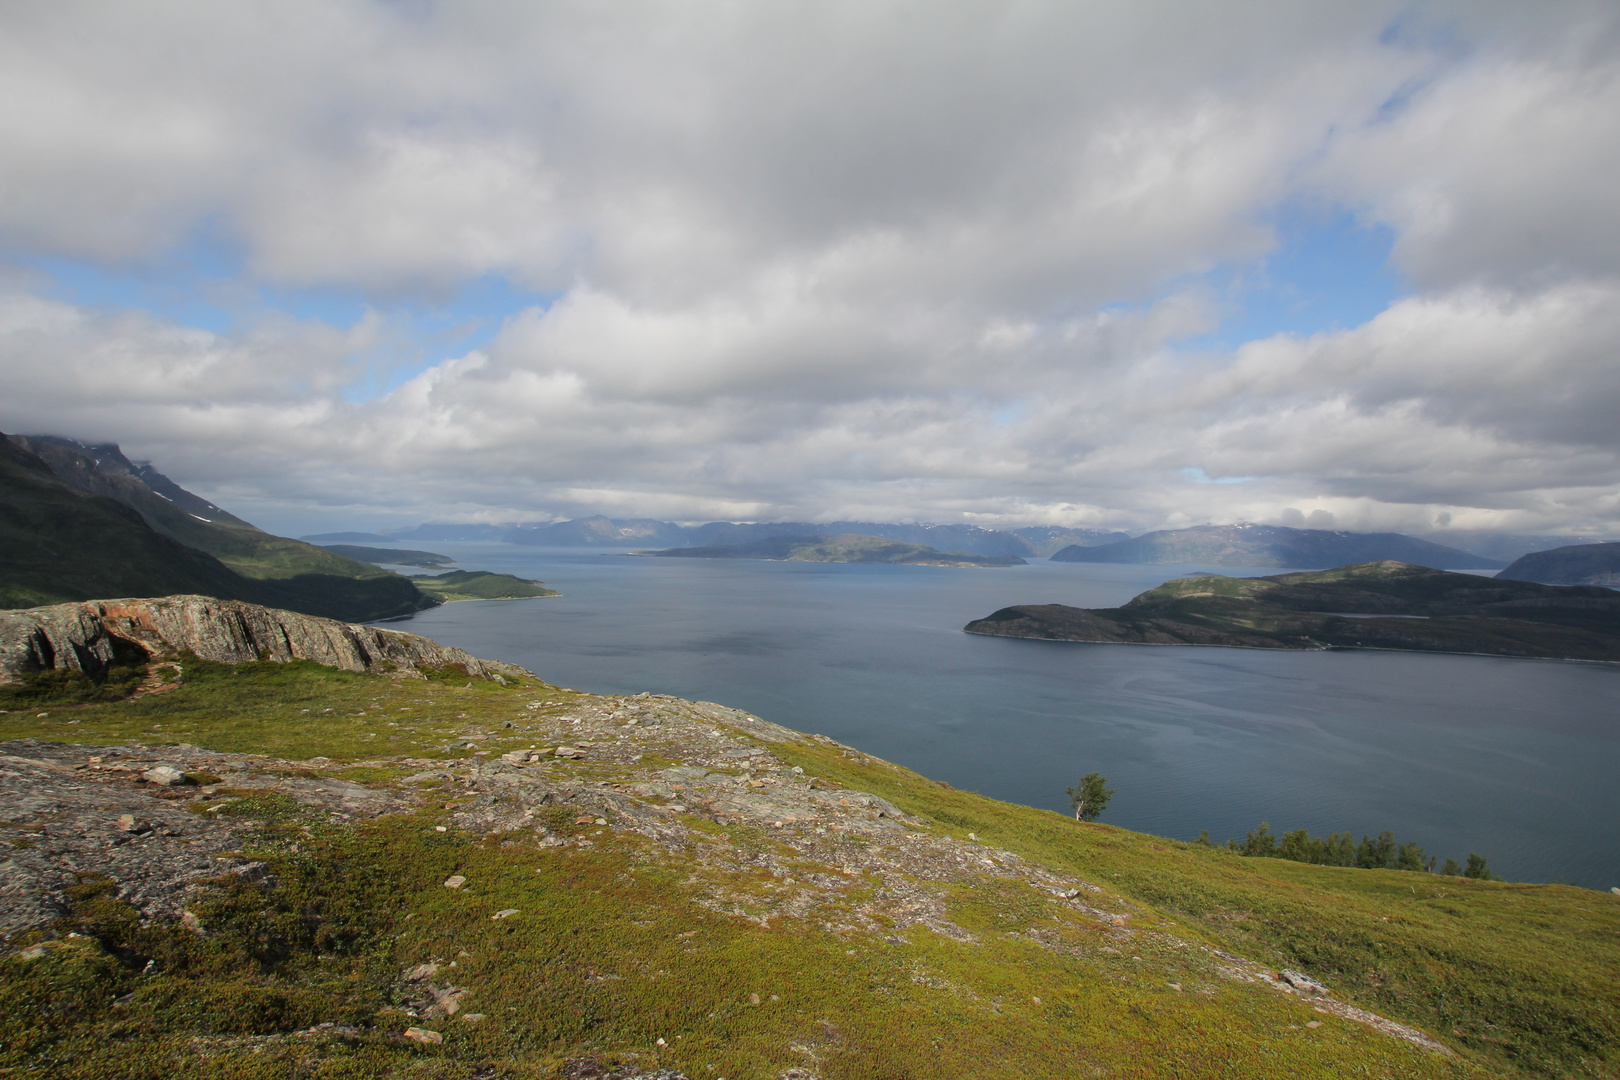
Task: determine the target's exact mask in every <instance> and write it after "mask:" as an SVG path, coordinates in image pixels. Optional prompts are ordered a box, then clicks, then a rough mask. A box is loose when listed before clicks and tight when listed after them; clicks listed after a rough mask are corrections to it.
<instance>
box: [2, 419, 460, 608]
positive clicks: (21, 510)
mask: <svg viewBox="0 0 1620 1080" xmlns="http://www.w3.org/2000/svg"><path fill="white" fill-rule="evenodd" d="M0 444H3V446H0V454H3V455H4V456H3V458H0V463H3V467H4V468H3V475H0V529H3V540H4V542H5V553H6V554H5V560H4V562H3V563H0V597H3V598H4V603H5V604H6V605H7V606H12V607H18V606H21V607H27V606H33V605H36V604H45V603H60V602H65V601H70V600H89V599H95V598H97V597H107V596H164V595H169V594H174V593H200V594H205V595H209V596H218V597H220V598H222V599H231V600H246V601H249V602H251V603H257V604H265V605H268V606H271V607H279V608H286V609H288V610H291V611H297V612H302V613H303V614H306V615H320V616H324V617H326V618H334V619H344V620H348V621H352V622H361V621H366V620H370V619H383V618H393V617H397V616H401V615H408V614H410V613H411V612H413V611H419V610H421V609H422V608H424V607H431V606H432V605H433V604H434V603H435V601H434V600H433V599H431V598H430V597H427V596H425V595H424V594H422V593H421V592H420V591H419V590H418V589H417V588H416V586H415V585H413V584H411V582H410V581H409V580H408V579H406V578H403V577H401V576H399V575H398V574H391V573H388V572H387V571H385V570H380V569H378V568H377V567H374V566H368V565H366V564H365V563H360V562H355V561H354V560H353V559H345V558H343V557H341V556H339V555H335V554H333V553H332V552H328V551H325V550H323V549H321V548H318V547H314V546H313V545H310V544H304V543H301V542H299V541H297V540H289V539H287V538H285V537H279V536H271V535H270V534H269V533H265V532H261V531H260V530H258V529H256V528H254V527H253V526H252V525H249V524H247V523H246V522H244V521H242V520H241V519H240V518H236V517H234V516H233V515H231V514H229V513H227V512H226V511H224V510H221V509H220V508H218V507H216V506H214V505H213V504H212V503H209V502H207V501H206V500H204V499H201V498H198V497H197V496H196V495H193V494H191V493H190V492H187V491H185V489H183V488H181V487H179V485H177V484H174V483H173V482H172V481H170V480H168V479H167V478H166V477H164V476H162V474H160V473H156V472H153V471H152V470H151V469H150V468H149V467H142V466H136V465H134V464H133V463H131V462H129V460H128V459H127V458H125V457H124V456H123V455H122V454H121V453H118V449H117V447H115V446H99V447H88V446H82V445H80V444H77V443H73V442H71V441H69V440H66V439H54V438H26V437H19V436H9V437H0ZM35 446H37V447H39V448H40V449H42V450H43V451H44V452H45V454H44V455H41V454H35V453H33V452H32V450H31V447H35ZM47 455H48V456H47ZM143 475H145V476H148V477H152V478H155V481H156V482H157V483H158V485H159V487H162V488H163V489H165V490H168V491H172V492H174V493H175V494H174V495H164V494H161V493H160V492H159V491H158V489H157V488H153V487H149V486H148V485H147V482H146V480H144V479H142V476H143ZM186 507H191V509H186ZM198 510H203V511H206V512H207V513H211V514H215V515H218V518H217V520H204V519H203V518H202V515H201V514H198V513H196V511H198Z"/></svg>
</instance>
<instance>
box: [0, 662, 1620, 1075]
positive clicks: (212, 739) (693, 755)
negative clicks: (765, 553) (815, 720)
mask: <svg viewBox="0 0 1620 1080" xmlns="http://www.w3.org/2000/svg"><path fill="white" fill-rule="evenodd" d="M186 669H187V670H186V677H185V681H184V682H183V683H182V685H181V686H180V687H179V688H178V689H176V690H174V691H172V692H169V693H163V694H156V695H150V696H146V697H143V698H140V699H138V700H133V701H126V702H116V703H101V704H91V705H85V706H80V707H74V708H63V707H60V706H53V707H50V708H45V707H43V705H42V703H41V701H40V700H39V699H36V698H30V699H29V700H28V703H27V707H26V709H25V711H22V712H11V713H8V714H5V715H0V739H9V740H22V739H44V740H54V741H55V742H56V743H61V744H82V745H83V746H84V749H82V750H75V749H74V745H67V746H65V747H60V748H58V749H52V745H50V744H41V743H26V742H15V741H14V742H9V743H7V744H6V746H5V752H7V753H9V754H11V755H13V756H12V758H11V759H9V760H11V761H12V762H13V763H14V764H13V766H12V767H13V768H16V767H21V766H18V765H17V764H16V763H17V762H21V761H26V760H35V759H38V760H42V761H46V760H47V759H48V761H52V762H54V761H60V762H61V764H60V765H53V766H51V767H52V768H55V769H56V770H57V772H56V774H55V775H57V776H58V777H59V780H58V781H57V782H56V790H57V791H58V795H57V799H58V805H59V806H60V805H61V801H62V800H63V799H64V798H66V797H67V795H68V794H70V789H71V785H73V784H76V783H77V784H90V785H93V784H94V783H95V782H96V778H97V777H98V776H99V777H102V778H103V786H100V787H93V788H92V789H91V790H94V791H98V792H106V793H107V794H105V795H102V796H98V797H100V798H104V799H105V798H110V797H113V795H114V794H115V793H116V792H126V793H127V794H126V795H125V796H122V797H126V798H129V799H137V800H145V801H146V802H147V803H148V804H150V805H151V806H152V807H154V809H153V811H152V813H157V812H158V808H160V807H161V808H164V809H165V811H167V809H168V808H173V807H180V808H183V809H184V810H187V811H189V812H190V818H189V820H194V821H195V822H196V825H195V826H194V827H193V826H189V825H177V826H175V828H173V829H170V831H171V832H173V831H178V832H180V833H183V834H186V835H182V836H180V837H179V838H178V839H175V840H167V839H165V838H164V837H163V836H162V835H160V834H158V833H153V834H152V836H151V837H149V838H147V839H135V840H131V841H130V843H132V844H149V845H154V844H162V843H171V844H181V843H183V842H190V843H193V844H196V845H205V844H207V843H210V842H211V841H209V840H208V839H207V837H208V836H210V835H212V834H210V833H209V830H211V829H216V828H217V829H220V830H226V829H228V830H230V832H229V836H228V837H227V838H226V839H224V840H222V841H219V842H220V843H225V844H228V845H231V846H230V847H229V848H228V849H226V850H222V851H221V853H220V855H219V856H218V857H219V858H220V859H221V860H222V861H221V866H222V867H229V866H237V867H239V868H244V872H242V873H236V874H224V875H223V876H222V877H220V878H218V879H217V880H216V881H215V882H214V883H213V884H212V885H210V886H208V887H206V888H204V889H203V890H202V891H201V892H199V893H197V894H195V895H194V896H193V897H192V898H191V899H189V900H188V901H187V903H186V911H187V912H188V913H189V914H188V915H187V916H186V920H181V919H179V917H178V916H175V917H171V918H168V919H157V920H152V921H148V922H144V923H143V922H142V921H141V920H140V919H139V918H138V917H137V915H136V912H135V911H134V909H132V908H131V907H130V906H129V905H128V903H127V902H126V901H124V900H120V899H118V898H117V897H116V895H115V892H114V890H113V889H112V888H111V887H110V886H109V885H108V884H107V883H106V882H105V880H104V879H102V878H98V877H97V872H96V866H95V864H94V862H93V860H92V859H90V858H89V857H86V858H85V859H84V861H83V862H82V863H81V869H82V871H83V876H82V877H81V879H80V883H79V884H77V885H74V886H72V887H71V888H69V889H68V890H67V891H66V893H65V894H64V897H63V903H64V906H65V910H64V913H63V914H62V916H61V917H60V918H59V919H57V921H55V922H54V923H49V924H45V925H40V926H36V927H34V928H32V929H29V930H27V931H25V932H23V933H21V934H20V935H19V936H17V937H16V938H14V939H13V940H12V941H11V942H10V945H11V948H12V950H14V951H12V952H11V954H10V955H9V956H8V957H7V958H6V959H4V960H0V992H3V993H4V994H5V1000H6V1001H7V1002H8V1007H7V1008H6V1009H5V1010H0V1074H3V1075H7V1076H17V1077H36V1076H38V1077H44V1076H51V1077H63V1078H80V1077H82V1078H101V1077H107V1076H121V1077H130V1078H132V1080H133V1078H146V1077H152V1078H157V1077H168V1076H177V1075H185V1076H218V1077H232V1078H256V1077H266V1078H268V1077H277V1078H279V1077H284V1076H310V1077H328V1076H330V1077H372V1076H384V1075H387V1076H406V1077H434V1078H441V1077H442V1078H446V1080H448V1078H458V1077H472V1076H485V1077H533V1078H542V1077H569V1078H578V1077H605V1076H631V1075H636V1076H650V1075H651V1074H652V1070H655V1069H667V1070H672V1071H671V1072H670V1073H660V1074H657V1075H659V1076H666V1077H667V1076H672V1075H673V1076H685V1077H689V1078H699V1077H712V1078H716V1080H718V1078H721V1077H730V1078H733V1080H735V1078H738V1077H769V1078H777V1077H784V1076H787V1077H804V1076H815V1077H820V1078H824V1080H872V1078H906V1077H914V1078H919V1080H920V1078H923V1077H930V1078H932V1077H947V1078H956V1077H988V1076H997V1077H999V1076H1006V1077H1019V1078H1046V1077H1051V1078H1059V1077H1061V1078H1065V1080H1068V1078H1071V1077H1075V1076H1111V1077H1232V1076H1242V1077H1277V1078H1282V1077H1288V1078H1296V1077H1323V1078H1325V1077H1344V1076H1366V1077H1388V1078H1396V1077H1401V1078H1407V1077H1436V1078H1454V1077H1455V1078H1461V1077H1470V1078H1472V1077H1478V1078H1484V1077H1615V1076H1620V1056H1617V1051H1620V980H1616V979H1615V977H1614V973H1615V971H1616V970H1620V897H1616V896H1611V895H1609V894H1606V893H1597V892H1592V891H1588V890H1583V889H1578V888H1573V887H1568V886H1560V885H1514V884H1504V883H1497V882H1479V881H1469V880H1465V879H1459V878H1451V877H1442V876H1439V875H1434V874H1426V873H1415V872H1402V871H1388V870H1354V869H1342V868H1330V867H1317V866H1309V865H1303V864H1297V863H1290V862H1283V861H1279V860H1272V859H1251V858H1241V857H1238V856H1236V855H1232V854H1228V853H1224V852H1222V851H1219V850H1212V849H1208V848H1202V847H1199V846H1197V845H1193V844H1186V843H1182V842H1179V841H1175V840H1167V839H1163V838H1160V837H1154V836H1148V835H1145V834H1139V833H1132V832H1128V831H1125V830H1122V829H1117V828H1113V827H1110V826H1107V825H1099V824H1080V823H1077V822H1075V821H1073V820H1072V819H1069V818H1065V817H1063V816H1061V815H1058V814H1055V813H1052V812H1049V811H1043V810H1035V809H1031V808H1028V807H1022V806H1016V805H1012V804H1008V803H1002V802H997V801H995V800H992V799H987V798H984V797H982V796H979V795H976V794H973V793H971V792H964V791H957V790H953V789H951V788H949V787H947V786H945V785H942V784H938V783H935V782H932V781H929V780H928V779H926V778H924V777H921V776H918V775H916V774H915V773H912V772H910V771H908V770H906V769H903V768H900V767H897V766H894V765H891V764H889V763H887V762H884V761H881V760H878V759H875V758H871V757H868V756H866V755H864V754H861V753H860V752H859V751H857V750H854V749H851V748H849V747H845V746H841V745H839V744H837V743H834V742H832V741H831V740H827V739H823V738H820V737H816V736H804V735H800V734H797V733H794V732H790V731H787V730H786V729H782V728H778V727H776V726H775V725H771V724H768V723H764V722H762V721H759V720H757V719H755V718H753V717H749V716H747V715H746V714H743V713H738V712H735V711H734V710H729V709H725V708H722V707H719V706H714V705H705V704H702V703H692V702H683V701H679V700H677V699H674V698H667V697H648V696H646V695H642V696H638V697H631V698H620V697H613V698H602V697H594V696H592V695H588V694H581V693H576V692H573V691H567V690H561V689H558V688H556V687H551V686H546V685H544V684H542V683H538V682H531V681H529V680H526V679H524V680H518V681H516V682H514V681H510V680H509V681H507V682H506V683H504V684H496V683H494V682H486V681H482V680H476V681H475V680H470V679H468V678H467V677H466V675H465V673H456V672H445V673H443V677H442V678H441V677H433V678H429V679H418V678H387V677H383V676H369V675H351V674H346V673H342V672H337V671H333V670H331V669H324V668H319V667H317V666H315V665H313V664H309V663H307V662H299V663H292V664H285V665H277V664H270V663H259V664H247V665H240V666H236V667H230V666H226V665H211V664H205V663H199V662H195V661H193V662H190V663H189V664H187V665H186ZM0 707H7V703H6V702H4V701H0ZM11 707H13V708H15V706H11ZM142 744H144V745H146V746H155V747H156V749H153V750H142V749H140V747H141V745H142ZM164 744H166V746H165V745H164ZM564 744H566V745H564ZM97 747H114V748H121V749H117V750H108V749H95V748H97ZM553 747H561V749H562V750H566V751H567V753H566V755H563V756H559V755H558V753H556V752H554V751H553V749H552V748H553ZM92 754H93V755H95V756H86V755H92ZM121 760H132V761H137V762H138V761H142V760H145V761H153V760H165V761H169V760H172V761H177V762H180V763H181V764H182V765H184V766H185V767H186V768H187V769H189V770H192V772H191V775H192V776H193V781H192V782H191V783H190V784H187V785H181V786H178V787H175V788H172V789H160V790H157V791H155V792H143V791H142V790H141V787H140V785H138V784H137V785H133V786H131V784H130V782H129V780H127V779H125V780H121V781H118V784H120V785H122V786H106V783H105V782H106V781H114V780H117V777H118V776H119V775H120V774H117V773H98V772H97V771H96V770H106V769H116V768H126V769H127V768H130V767H132V766H124V765H120V764H118V763H119V762H120V761H121ZM205 766H206V767H205ZM133 767H134V768H137V769H138V768H140V767H143V766H139V765H136V766H133ZM124 775H127V774H124ZM222 778H223V779H222ZM362 785H363V788H362V787H361V786H362ZM334 792H335V793H337V794H332V793H334ZM345 793H347V794H345ZM360 795H364V796H365V799H361V798H360V797H359V796H360ZM154 796H158V797H154ZM339 797H341V799H342V800H343V801H341V802H330V803H322V802H321V799H323V798H326V799H338V798H339ZM366 800H372V801H374V802H376V803H377V804H378V806H377V809H375V810H372V811H362V810H360V809H357V808H359V807H361V806H362V804H363V803H364V802H365V801H366ZM803 807H813V808H815V809H813V810H805V809H802V808H803ZM104 812H105V811H103V813H104ZM57 814H58V816H57V817H56V818H52V819H51V821H50V822H46V821H44V820H43V819H40V823H39V824H37V825H36V824H33V823H32V822H33V820H34V819H33V818H30V817H27V815H26V814H23V813H21V812H19V811H8V818H7V820H6V821H5V822H4V823H3V824H0V837H3V838H4V839H5V840H6V841H7V842H9V843H11V844H12V846H13V849H14V850H16V851H17V852H18V856H17V857H18V858H19V859H23V858H25V857H33V856H35V855H36V854H38V853H40V852H47V853H48V849H49V848H50V847H51V846H52V845H56V844H60V843H63V842H64V841H62V840H58V839H54V838H53V837H55V836H56V832H55V830H60V828H61V827H62V826H61V822H60V814H61V811H60V809H59V810H58V811H57ZM185 817H186V815H185V814H181V815H180V816H179V817H178V818H177V817H175V815H174V814H172V813H171V814H169V817H168V818H166V819H165V820H171V821H177V822H178V821H180V819H181V818H185ZM53 823H54V824H53ZM187 836H189V837H190V840H189V841H187ZM24 849H26V850H24ZM101 850H106V851H110V850H112V849H110V848H103V849H101ZM119 850H123V849H119ZM245 860H250V861H245ZM254 867H258V868H259V869H257V870H253V872H252V873H247V872H245V871H246V870H252V868H254ZM70 933H72V934H77V935H80V936H78V937H69V934H70ZM15 950H22V951H20V952H18V951H15ZM1289 969H1291V970H1293V971H1297V972H1302V973H1303V975H1302V976H1295V975H1288V976H1287V978H1288V979H1294V980H1295V986H1303V987H1305V989H1296V988H1295V987H1294V986H1290V985H1289V984H1288V982H1287V981H1286V980H1285V979H1284V978H1283V973H1285V971H1287V970H1289ZM1305 976H1308V977H1309V979H1310V980H1314V981H1316V982H1318V983H1320V984H1322V985H1324V986H1325V987H1326V988H1327V990H1328V996H1325V997H1324V996H1317V995H1315V994H1314V993H1313V992H1312V991H1311V990H1310V989H1309V987H1308V985H1307V984H1306V983H1303V982H1300V981H1299V980H1300V979H1302V978H1304V977H1305ZM1357 1010H1365V1011H1362V1012H1358V1011H1357ZM1371 1014H1376V1015H1371ZM1380 1017H1382V1018H1383V1019H1382V1020H1380V1019H1379V1018H1380ZM1396 1025H1407V1026H1408V1028H1409V1029H1416V1030H1409V1031H1407V1032H1406V1035H1403V1029H1402V1028H1399V1027H1397V1026H1396ZM407 1031H410V1032H414V1033H416V1034H415V1035H413V1036H412V1037H411V1038H406V1037H404V1034H403V1033H405V1032H407ZM1407 1035H1409V1036H1410V1037H1406V1036H1407ZM1426 1038H1427V1039H1431V1040H1438V1043H1435V1042H1428V1043H1425V1042H1424V1041H1422V1040H1424V1039H1426ZM416 1040H424V1041H416ZM434 1040H438V1041H434ZM1414 1040H1417V1041H1414ZM795 1070H797V1071H795Z"/></svg>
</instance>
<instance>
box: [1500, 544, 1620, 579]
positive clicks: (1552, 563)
mask: <svg viewBox="0 0 1620 1080" xmlns="http://www.w3.org/2000/svg"><path fill="white" fill-rule="evenodd" d="M1496 576H1497V577H1498V578H1499V579H1502V580H1505V581H1540V582H1543V583H1545V584H1547V585H1602V586H1604V587H1605V588H1610V589H1620V544H1571V545H1570V546H1569V547H1561V548H1554V549H1553V550H1551V551H1538V552H1535V553H1534V554H1531V555H1526V556H1524V557H1523V558H1521V559H1517V560H1515V561H1514V562H1513V564H1512V565H1511V566H1509V567H1508V568H1507V569H1506V570H1503V571H1502V572H1501V573H1500V574H1497V575H1496Z"/></svg>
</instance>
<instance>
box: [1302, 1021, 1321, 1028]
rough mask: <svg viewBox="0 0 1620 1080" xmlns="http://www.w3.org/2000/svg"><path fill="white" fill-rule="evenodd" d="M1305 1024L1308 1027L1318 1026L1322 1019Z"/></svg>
mask: <svg viewBox="0 0 1620 1080" xmlns="http://www.w3.org/2000/svg"><path fill="white" fill-rule="evenodd" d="M1305 1026H1306V1027H1308V1028H1319V1027H1321V1026H1322V1021H1320V1020H1312V1021H1311V1022H1310V1023H1308V1024H1306V1025H1305Z"/></svg>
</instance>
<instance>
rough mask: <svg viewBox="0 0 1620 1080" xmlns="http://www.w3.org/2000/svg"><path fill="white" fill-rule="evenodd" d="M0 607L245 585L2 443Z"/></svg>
mask: <svg viewBox="0 0 1620 1080" xmlns="http://www.w3.org/2000/svg"><path fill="white" fill-rule="evenodd" d="M0 551H3V552H4V556H3V558H0V607H8V608H11V607H33V606H35V605H38V604H51V603H58V602H61V601H64V600H88V599H91V598H92V597H98V596H146V595H160V596H161V595H168V594H171V593H203V594H207V595H216V596H231V595H235V594H236V593H238V592H239V591H240V590H241V589H242V588H243V587H244V586H245V585H246V583H245V582H244V581H243V580H242V579H241V578H240V577H239V576H238V575H237V574H236V573H235V572H233V571H232V570H231V569H230V568H229V567H227V566H225V565H224V564H223V563H221V562H220V561H219V560H218V559H215V558H214V557H213V556H211V555H205V554H203V553H202V552H200V551H193V550H192V549H191V548H188V547H186V546H184V545H183V544H180V543H177V542H176V541H174V540H172V539H170V538H169V537H167V536H163V535H161V534H159V533H157V532H154V531H153V530H152V529H151V528H150V527H148V526H147V524H146V523H145V522H144V521H143V520H142V519H141V516H140V515H139V514H137V513H135V511H133V510H131V509H130V508H129V507H127V506H125V505H124V504H122V503H120V502H117V501H115V500H113V499H109V498H104V497H102V496H99V495H86V494H83V493H80V492H77V491H73V490H72V489H70V488H68V487H66V486H65V485H63V484H61V483H59V482H57V480H56V479H55V477H54V476H52V474H51V472H50V470H49V469H47V468H45V466H44V464H43V463H42V462H41V461H40V460H39V459H38V458H36V457H34V456H33V455H31V454H28V453H26V452H24V451H22V450H20V449H18V448H17V447H15V446H13V445H12V444H11V443H10V442H8V441H7V440H5V439H4V438H0Z"/></svg>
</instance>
